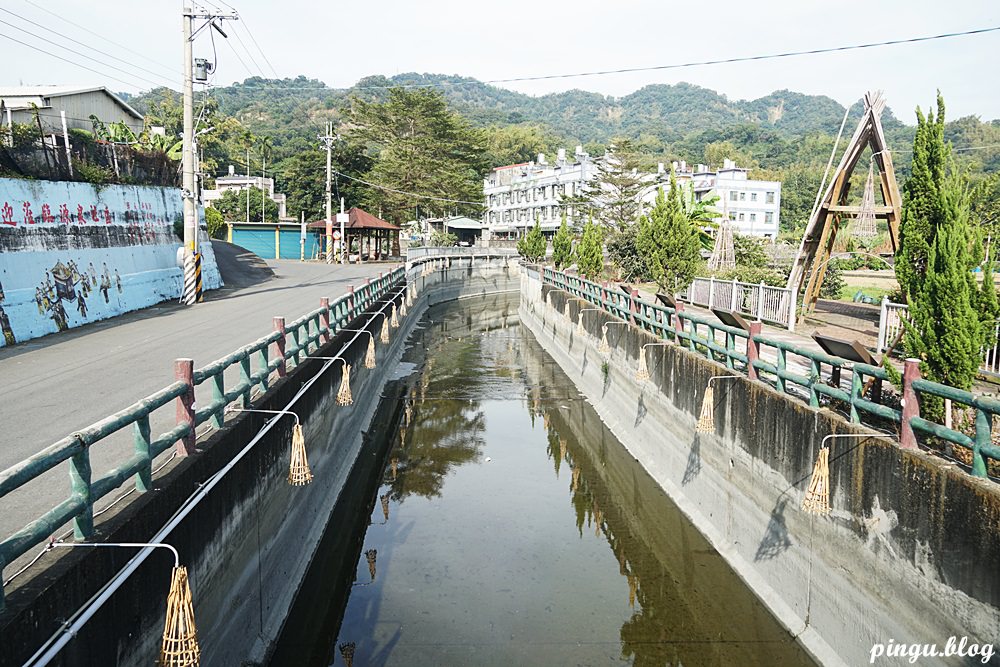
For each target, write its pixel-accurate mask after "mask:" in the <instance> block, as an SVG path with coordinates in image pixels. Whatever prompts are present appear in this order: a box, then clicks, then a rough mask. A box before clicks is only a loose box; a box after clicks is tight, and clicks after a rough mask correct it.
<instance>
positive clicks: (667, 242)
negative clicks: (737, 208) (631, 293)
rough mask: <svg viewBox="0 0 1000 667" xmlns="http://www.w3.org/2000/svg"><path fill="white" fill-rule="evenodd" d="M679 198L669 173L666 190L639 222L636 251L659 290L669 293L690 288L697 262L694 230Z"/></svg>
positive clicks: (678, 192) (697, 237)
mask: <svg viewBox="0 0 1000 667" xmlns="http://www.w3.org/2000/svg"><path fill="white" fill-rule="evenodd" d="M681 197H682V195H681V192H680V188H679V187H678V186H677V179H676V177H675V176H674V174H673V172H671V174H670V191H669V192H667V193H664V192H663V190H662V189H661V190H660V192H659V193H658V194H657V196H656V204H655V205H654V206H653V208H652V210H650V212H649V213H648V214H647V215H644V216H643V217H642V218H641V219H640V221H639V239H638V247H639V251H640V252H641V253H642V255H643V256H644V257H645V259H646V263H647V265H648V267H649V273H650V276H651V277H652V278H653V280H655V281H656V283H657V284H658V285H659V286H660V289H661V290H663V291H669V292H678V291H680V290H682V289H684V288H685V287H687V286H688V285H690V284H691V281H692V280H693V279H694V276H695V273H696V271H697V270H698V265H699V264H700V263H701V241H700V239H699V234H698V228H697V226H696V225H695V224H694V223H693V222H691V220H690V218H689V217H688V215H687V212H686V211H685V209H684V203H683V201H682V199H681Z"/></svg>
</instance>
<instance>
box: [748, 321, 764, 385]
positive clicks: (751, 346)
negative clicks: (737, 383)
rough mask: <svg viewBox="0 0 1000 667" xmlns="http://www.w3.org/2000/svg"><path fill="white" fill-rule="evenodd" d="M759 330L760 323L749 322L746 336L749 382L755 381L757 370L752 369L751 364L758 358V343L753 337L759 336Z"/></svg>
mask: <svg viewBox="0 0 1000 667" xmlns="http://www.w3.org/2000/svg"><path fill="white" fill-rule="evenodd" d="M760 328H761V325H760V322H751V323H750V335H749V336H747V377H748V378H750V379H751V380H756V379H757V369H756V368H754V365H753V362H755V361H757V359H758V358H760V343H758V342H757V341H755V340H754V339H753V337H754V336H759V335H760Z"/></svg>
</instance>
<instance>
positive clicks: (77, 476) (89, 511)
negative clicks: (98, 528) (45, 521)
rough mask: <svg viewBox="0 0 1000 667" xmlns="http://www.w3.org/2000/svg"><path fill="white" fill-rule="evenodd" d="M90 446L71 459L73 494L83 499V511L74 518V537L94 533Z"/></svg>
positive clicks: (85, 537) (87, 535)
mask: <svg viewBox="0 0 1000 667" xmlns="http://www.w3.org/2000/svg"><path fill="white" fill-rule="evenodd" d="M90 477H91V467H90V448H89V447H84V448H83V451H82V452H80V453H79V454H76V455H74V456H73V457H72V458H71V459H70V460H69V483H70V488H72V490H73V495H74V496H77V497H78V498H80V500H82V501H83V512H82V513H81V514H80V515H79V516H77V517H74V518H73V537H74V538H75V539H77V540H85V539H87V538H88V537H90V536H91V535H93V534H94V498H93V494H92V493H91V490H90Z"/></svg>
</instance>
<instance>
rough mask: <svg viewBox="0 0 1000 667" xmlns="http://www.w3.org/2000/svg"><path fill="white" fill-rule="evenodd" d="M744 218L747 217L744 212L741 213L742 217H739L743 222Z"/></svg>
mask: <svg viewBox="0 0 1000 667" xmlns="http://www.w3.org/2000/svg"><path fill="white" fill-rule="evenodd" d="M744 218H745V215H744V214H743V213H740V218H739V220H740V222H743V220H744Z"/></svg>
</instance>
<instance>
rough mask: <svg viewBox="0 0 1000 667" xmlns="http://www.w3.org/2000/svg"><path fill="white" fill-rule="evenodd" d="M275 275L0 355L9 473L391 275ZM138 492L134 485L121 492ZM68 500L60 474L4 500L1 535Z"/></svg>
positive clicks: (281, 268)
mask: <svg viewBox="0 0 1000 667" xmlns="http://www.w3.org/2000/svg"><path fill="white" fill-rule="evenodd" d="M220 262H221V259H220ZM268 265H269V266H270V267H271V268H272V269H273V270H274V274H275V275H274V277H273V278H271V279H269V280H265V281H264V282H257V281H256V280H245V279H244V280H240V278H246V275H245V273H244V274H237V276H236V277H235V279H234V280H232V284H243V285H245V286H237V287H227V288H225V289H222V290H218V291H216V292H210V293H209V294H208V295H207V300H206V301H205V303H202V304H199V305H197V306H193V307H189V308H188V307H181V306H178V305H176V304H174V303H162V304H160V305H157V306H153V307H151V308H147V309H145V310H142V311H138V312H135V313H129V314H127V315H123V316H121V317H117V318H114V319H111V320H106V321H104V322H99V323H95V324H92V325H88V326H85V327H81V328H80V329H75V330H72V331H69V332H66V333H63V334H54V335H50V336H46V337H44V338H40V339H36V340H33V341H28V342H26V343H23V344H20V345H16V346H14V347H11V348H3V349H0V378H3V402H2V404H0V424H2V425H3V428H2V430H0V470H2V469H6V468H8V467H10V466H11V465H13V464H15V463H17V462H19V461H21V460H23V459H25V458H27V457H28V456H30V455H32V454H34V453H36V452H38V451H39V450H41V449H43V448H45V447H48V446H49V445H51V444H53V443H54V442H56V441H57V440H59V439H60V438H63V437H65V436H66V435H69V434H70V433H72V432H73V431H75V430H77V429H81V428H84V427H86V426H89V425H90V424H92V423H94V422H96V421H98V420H100V419H102V418H104V417H106V416H108V415H110V414H112V413H114V412H116V411H118V410H121V409H122V408H125V407H127V406H129V405H131V404H132V403H134V402H135V401H137V400H138V399H140V398H143V397H144V396H147V395H149V394H151V393H153V392H155V391H157V390H159V389H161V388H163V387H165V386H166V385H168V384H170V383H171V382H173V361H174V359H176V358H179V357H191V358H193V359H194V360H195V367H196V368H198V367H200V366H204V365H206V364H208V363H210V362H212V361H214V360H215V359H218V358H219V357H222V356H224V355H226V354H228V353H229V352H232V351H233V350H235V349H236V348H238V347H240V346H241V345H245V344H246V343H250V342H252V341H254V340H256V339H257V338H259V337H261V336H264V335H266V334H267V333H268V332H269V331H271V327H272V323H271V318H272V317H273V316H276V315H283V316H284V317H285V318H286V320H287V321H290V320H293V319H296V318H298V317H300V316H301V315H304V314H305V313H307V312H309V311H311V310H315V309H316V308H318V307H319V300H320V298H321V297H324V296H328V297H330V298H331V300H332V299H333V298H336V297H338V296H340V295H341V294H343V293H344V292H346V291H347V286H348V285H350V284H355V285H358V284H361V283H362V282H364V279H365V278H366V277H370V276H376V275H378V273H379V272H380V271H388V270H390V268H391V266H392V265H389V264H364V265H361V266H356V265H347V266H338V265H332V266H330V265H326V264H320V263H302V262H297V261H290V260H268ZM222 268H223V271H224V275H225V268H226V267H225V266H223V267H222ZM265 273H266V271H265ZM251 282H252V283H253V284H247V283H251ZM153 417H154V419H153V420H152V424H151V426H152V431H153V434H154V436H155V435H157V434H159V433H162V432H163V431H165V430H166V429H168V428H170V427H171V426H172V425H173V423H174V421H173V420H174V411H173V408H169V409H168V408H164V409H162V410H159V411H157V412H156V413H154V415H153ZM131 443H132V433H131V429H124V430H123V431H120V432H119V433H117V434H116V435H115V436H112V437H111V438H108V439H107V440H105V441H104V442H101V443H100V444H99V445H98V446H96V447H95V448H94V450H93V451H92V453H91V461H92V463H93V467H94V475H95V476H96V475H98V474H99V473H100V472H103V471H106V470H108V469H110V468H111V467H113V466H114V465H115V464H116V463H120V462H121V461H123V460H124V459H125V458H126V457H127V456H128V455H129V453H130V452H131V447H132V444H131ZM42 480H45V483H43V482H42ZM131 486H132V485H131V483H126V485H125V486H123V487H122V491H123V492H124V491H126V490H128V488H130V487H131ZM68 495H69V479H68V476H67V473H66V468H65V467H64V466H59V467H58V468H57V469H55V470H53V471H50V472H49V473H47V474H46V475H43V476H42V478H39V480H36V481H35V482H34V483H31V484H28V485H27V486H26V487H25V488H24V489H20V490H18V491H16V492H14V493H12V494H10V495H8V496H7V497H5V498H4V499H3V512H0V533H3V535H5V536H6V535H9V534H10V533H12V532H13V531H15V530H18V529H20V528H21V527H22V526H24V524H25V523H27V522H28V521H31V520H33V519H35V518H37V517H38V516H39V515H41V513H42V512H43V511H46V510H48V509H49V508H51V507H53V506H55V505H56V504H57V503H59V502H61V501H62V500H64V499H65V498H66V497H67V496H68ZM112 495H117V494H112ZM10 572H11V569H8V571H7V572H6V573H5V574H7V575H8V576H9V574H10Z"/></svg>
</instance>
